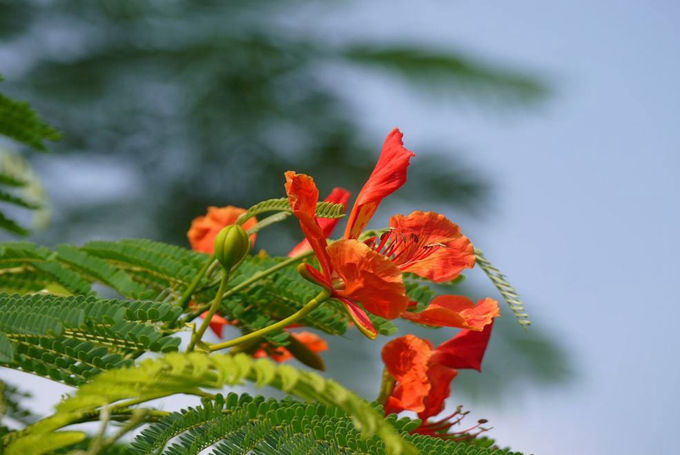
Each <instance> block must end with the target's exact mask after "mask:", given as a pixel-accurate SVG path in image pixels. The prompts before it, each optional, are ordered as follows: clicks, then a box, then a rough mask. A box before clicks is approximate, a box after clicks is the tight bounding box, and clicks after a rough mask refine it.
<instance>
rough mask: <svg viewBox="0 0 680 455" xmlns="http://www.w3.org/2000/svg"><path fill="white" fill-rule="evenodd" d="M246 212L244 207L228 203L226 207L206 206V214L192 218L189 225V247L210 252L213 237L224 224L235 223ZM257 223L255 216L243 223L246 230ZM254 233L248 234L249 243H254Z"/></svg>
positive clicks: (212, 247) (213, 244) (213, 242)
mask: <svg viewBox="0 0 680 455" xmlns="http://www.w3.org/2000/svg"><path fill="white" fill-rule="evenodd" d="M245 212H246V209H242V208H240V207H234V206H232V205H228V206H226V207H208V214H207V215H206V216H199V217H196V218H194V220H193V221H192V222H191V227H190V228H189V231H188V232H187V237H188V238H189V243H191V249H193V250H194V251H200V252H203V253H208V254H212V253H213V251H214V249H215V237H217V233H218V232H220V231H221V230H222V228H223V227H225V226H230V225H232V224H234V223H236V220H237V219H238V217H239V216H241V215H242V214H243V213H245ZM255 224H257V219H255V217H253V218H250V219H249V220H248V221H246V222H245V223H243V229H245V230H246V231H247V230H248V229H250V228H251V227H253V226H255ZM255 239H256V235H255V234H252V235H251V236H250V243H251V245H254V244H255Z"/></svg>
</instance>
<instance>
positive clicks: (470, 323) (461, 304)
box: [401, 295, 501, 332]
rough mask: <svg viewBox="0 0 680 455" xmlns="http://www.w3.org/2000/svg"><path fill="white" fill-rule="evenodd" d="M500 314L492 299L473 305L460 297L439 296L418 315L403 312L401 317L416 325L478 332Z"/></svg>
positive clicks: (467, 299)
mask: <svg viewBox="0 0 680 455" xmlns="http://www.w3.org/2000/svg"><path fill="white" fill-rule="evenodd" d="M500 314H501V313H500V310H499V309H498V302H496V301H495V300H494V299H490V298H486V299H482V300H480V301H479V303H478V304H477V305H475V304H474V303H473V302H472V300H470V299H469V298H467V297H465V296H462V295H440V296H437V297H435V298H434V299H433V300H432V302H430V304H429V305H428V306H427V308H425V310H423V311H421V312H420V313H411V312H408V311H405V312H404V313H403V314H402V315H401V317H403V318H404V319H408V320H409V321H413V322H417V323H418V324H425V325H433V326H438V327H458V328H461V329H470V330H475V331H478V332H479V331H481V330H482V329H483V328H484V327H485V326H486V325H488V324H491V322H492V321H493V318H495V317H497V316H500Z"/></svg>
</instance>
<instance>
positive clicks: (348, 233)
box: [344, 128, 416, 239]
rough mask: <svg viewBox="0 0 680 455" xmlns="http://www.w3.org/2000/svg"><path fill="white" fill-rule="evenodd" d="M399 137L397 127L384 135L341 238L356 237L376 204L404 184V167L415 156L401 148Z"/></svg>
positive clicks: (371, 215)
mask: <svg viewBox="0 0 680 455" xmlns="http://www.w3.org/2000/svg"><path fill="white" fill-rule="evenodd" d="M403 136H404V135H403V134H402V132H401V131H399V129H397V128H395V129H393V130H392V132H391V133H390V134H388V135H387V138H386V139H385V143H384V144H383V149H382V152H381V153H380V158H378V162H377V163H376V165H375V168H374V169H373V172H372V173H371V175H370V176H369V177H368V180H367V181H366V183H365V184H364V186H363V187H362V188H361V191H359V195H358V196H357V200H356V201H355V202H354V207H352V212H351V213H350V214H349V220H348V221H347V228H346V229H345V235H344V238H346V239H356V238H358V237H359V234H360V233H361V231H363V230H364V228H365V227H366V225H367V224H368V222H369V221H370V219H371V218H373V214H374V213H375V211H376V210H377V209H378V205H379V204H380V202H381V201H382V200H383V199H384V198H385V197H387V196H389V195H390V194H392V193H394V192H395V191H396V190H398V189H399V188H400V187H401V186H402V185H403V184H404V183H406V168H407V167H408V165H409V161H410V160H411V158H412V157H414V156H416V155H415V153H413V152H411V151H410V150H407V149H406V148H404V143H403V142H402V137H403Z"/></svg>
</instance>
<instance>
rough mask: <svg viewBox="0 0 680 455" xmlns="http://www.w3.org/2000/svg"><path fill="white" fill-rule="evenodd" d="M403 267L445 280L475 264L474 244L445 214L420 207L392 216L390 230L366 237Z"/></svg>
mask: <svg viewBox="0 0 680 455" xmlns="http://www.w3.org/2000/svg"><path fill="white" fill-rule="evenodd" d="M366 243H367V244H368V245H369V246H371V247H372V248H373V249H375V250H376V251H378V252H380V253H382V254H384V255H385V256H388V257H389V258H390V259H392V262H394V263H395V264H396V265H397V267H399V270H401V271H402V272H411V273H415V274H416V275H419V276H422V277H423V278H427V279H428V280H431V281H434V282H437V283H441V282H445V281H450V280H452V279H454V278H456V277H457V276H458V275H459V274H460V272H462V271H463V269H465V268H472V267H474V265H475V252H474V247H473V246H472V243H471V242H470V240H469V239H468V238H467V237H465V236H464V235H463V234H462V233H461V232H460V228H459V227H458V225H456V224H455V223H452V222H451V221H449V220H448V219H447V218H446V217H445V216H444V215H440V214H439V213H435V212H422V211H420V210H417V211H415V212H413V213H411V214H410V215H408V216H404V215H395V216H393V217H392V218H390V230H389V231H388V232H386V233H385V234H383V235H381V236H380V237H372V238H370V239H368V240H367V241H366Z"/></svg>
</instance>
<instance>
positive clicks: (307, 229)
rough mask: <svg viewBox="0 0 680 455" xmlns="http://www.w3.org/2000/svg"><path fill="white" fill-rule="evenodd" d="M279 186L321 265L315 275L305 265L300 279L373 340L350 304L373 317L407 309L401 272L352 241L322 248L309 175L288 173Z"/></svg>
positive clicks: (365, 318)
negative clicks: (320, 288) (325, 292)
mask: <svg viewBox="0 0 680 455" xmlns="http://www.w3.org/2000/svg"><path fill="white" fill-rule="evenodd" d="M285 187H286V193H287V194H288V199H289V201H290V206H291V209H292V211H293V215H295V217H297V219H298V221H299V222H300V228H301V229H302V232H303V233H304V234H305V237H306V238H307V240H308V241H309V244H310V246H311V247H312V249H313V250H314V253H315V254H316V257H317V259H318V260H319V263H320V265H321V272H319V271H318V270H316V269H315V268H313V267H311V266H310V265H308V264H305V265H304V268H303V271H304V272H305V273H306V276H307V277H308V278H310V279H311V280H313V281H315V282H316V283H318V284H320V285H321V286H323V287H324V288H326V289H327V290H328V291H329V292H330V293H331V297H333V298H336V299H337V300H339V301H341V302H343V303H344V304H345V308H346V309H347V311H348V314H349V315H350V317H351V318H352V320H353V321H354V323H355V324H356V325H357V327H358V328H359V330H361V332H362V333H363V334H364V335H366V336H368V337H369V338H375V337H377V336H378V332H377V330H376V329H375V327H374V326H373V324H372V323H371V321H370V319H369V318H368V316H367V315H366V313H365V312H364V311H363V309H362V308H361V307H359V306H358V305H357V304H356V302H360V303H361V304H362V305H363V306H364V307H365V308H366V309H368V310H369V311H371V312H374V313H375V314H377V315H378V316H382V317H387V318H395V317H397V316H398V315H399V314H401V313H402V312H403V311H404V310H405V309H406V307H407V306H408V298H407V297H406V288H405V287H404V284H403V282H402V277H401V272H400V271H399V269H397V267H396V266H395V265H394V264H392V262H391V261H390V260H389V259H387V258H386V257H384V256H382V255H380V254H378V253H376V252H375V251H372V250H371V249H370V248H369V247H368V246H366V245H365V244H363V243H361V242H359V241H357V240H341V241H339V242H336V243H334V244H333V245H331V246H330V247H328V246H327V242H326V236H325V235H324V233H323V229H322V228H321V226H319V224H318V222H317V221H316V217H315V216H314V213H315V210H316V203H317V201H318V199H319V190H318V189H317V188H316V185H315V184H314V180H313V179H312V178H311V177H310V176H308V175H304V174H296V173H295V172H293V171H288V172H286V185H285ZM336 278H340V279H342V282H337V281H338V280H336ZM334 280H335V282H334Z"/></svg>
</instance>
